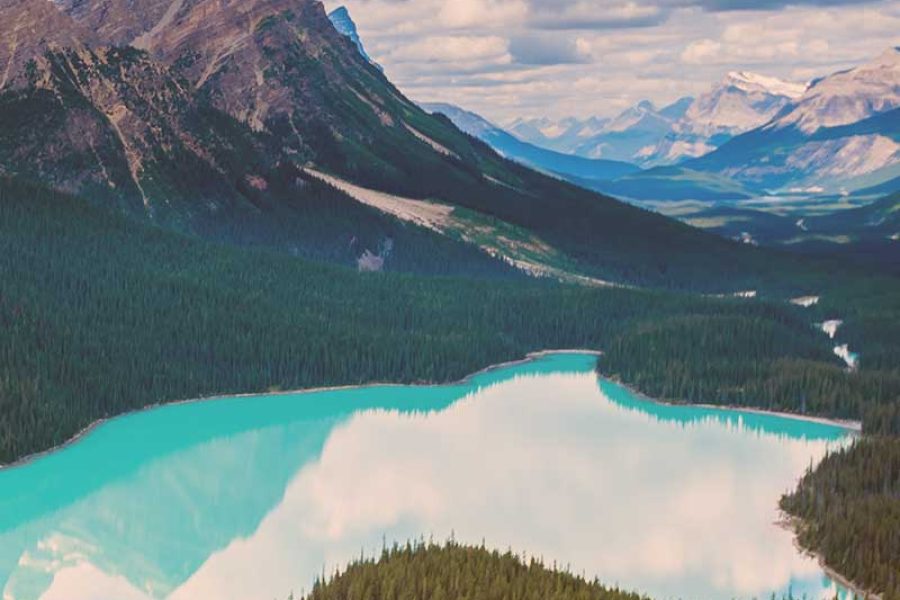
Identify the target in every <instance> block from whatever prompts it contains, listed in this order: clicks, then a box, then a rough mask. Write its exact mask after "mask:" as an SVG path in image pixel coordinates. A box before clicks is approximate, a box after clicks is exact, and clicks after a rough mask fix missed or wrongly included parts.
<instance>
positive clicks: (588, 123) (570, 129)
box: [505, 117, 609, 154]
mask: <svg viewBox="0 0 900 600" xmlns="http://www.w3.org/2000/svg"><path fill="white" fill-rule="evenodd" d="M608 121H609V119H605V118H600V117H589V118H587V119H584V120H581V119H576V118H574V117H567V118H565V119H561V120H559V121H554V120H551V119H548V118H535V119H521V118H520V119H515V120H513V121H510V122H509V123H508V124H507V125H506V127H505V129H506V131H508V132H510V133H512V134H513V135H514V136H516V137H517V138H519V139H520V140H522V141H524V142H528V143H530V144H534V145H536V146H540V147H541V148H547V149H550V150H556V151H558V152H562V153H565V154H572V152H573V151H574V149H575V148H577V147H578V146H579V145H580V144H581V143H582V142H583V141H584V140H585V139H587V138H590V137H592V136H595V135H597V134H598V133H600V132H601V131H603V126H604V125H606V123H607V122H608Z"/></svg>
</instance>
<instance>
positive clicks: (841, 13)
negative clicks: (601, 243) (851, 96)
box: [325, 0, 900, 124]
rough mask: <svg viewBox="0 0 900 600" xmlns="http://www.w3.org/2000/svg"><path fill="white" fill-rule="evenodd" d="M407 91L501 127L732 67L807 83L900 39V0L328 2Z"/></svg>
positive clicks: (648, 92) (601, 110)
mask: <svg viewBox="0 0 900 600" xmlns="http://www.w3.org/2000/svg"><path fill="white" fill-rule="evenodd" d="M341 5H344V6H346V7H347V8H348V9H349V10H350V13H351V15H352V17H353V19H354V21H356V23H357V26H358V28H359V31H360V35H361V37H362V39H363V43H364V44H365V46H366V50H367V51H368V52H369V54H370V55H371V56H372V58H373V59H374V60H375V61H377V62H378V63H379V64H381V65H382V66H383V67H384V68H385V72H386V74H387V75H388V77H389V78H390V79H391V80H392V81H393V82H394V83H395V84H397V85H398V87H399V88H400V89H401V90H403V92H404V93H406V94H407V95H408V96H410V97H411V98H412V99H414V100H417V101H422V102H451V103H454V104H458V105H460V106H462V107H463V108H466V109H469V110H473V111H475V112H478V113H479V114H481V115H483V116H485V117H487V118H489V119H491V120H493V121H495V122H497V123H500V124H507V123H509V122H510V121H512V120H514V119H516V118H519V117H523V118H530V117H550V118H554V119H558V118H562V117H566V116H576V117H579V118H585V117H588V116H613V115H615V114H617V113H618V112H620V111H621V110H623V109H625V108H628V107H629V106H632V105H634V104H636V103H637V102H639V101H640V100H643V99H649V100H651V101H653V102H654V103H655V104H657V105H658V106H662V105H665V104H667V103H669V102H671V101H674V100H676V99H677V98H679V97H681V96H696V95H698V94H700V93H702V92H703V91H705V90H706V89H708V88H709V87H710V86H711V85H712V84H713V83H714V82H716V81H719V80H721V79H722V78H723V77H724V76H725V75H726V74H727V73H728V72H729V71H738V70H745V71H752V72H756V73H761V74H764V75H771V76H776V77H781V78H783V79H787V80H791V81H799V82H805V81H808V80H810V79H812V78H814V77H819V76H822V75H827V74H829V73H832V72H834V71H837V70H840V69H844V68H849V67H852V66H854V65H857V64H860V63H863V62H866V61H867V60H870V59H872V58H874V57H875V56H877V55H878V54H880V53H881V52H883V51H884V50H885V49H886V48H888V47H890V46H898V45H900V0H877V1H870V0H793V1H791V2H786V1H784V0H325V6H326V8H327V9H328V10H332V9H334V8H337V7H338V6H341Z"/></svg>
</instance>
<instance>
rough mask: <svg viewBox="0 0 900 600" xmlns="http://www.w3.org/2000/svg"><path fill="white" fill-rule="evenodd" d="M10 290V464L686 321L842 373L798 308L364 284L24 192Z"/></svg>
mask: <svg viewBox="0 0 900 600" xmlns="http://www.w3.org/2000/svg"><path fill="white" fill-rule="evenodd" d="M0 282H2V283H0V328H2V330H3V335H2V336H0V462H10V461H13V460H15V459H17V458H19V457H22V456H23V455H26V454H29V453H32V452H35V451H38V450H44V449H46V448H48V447H51V446H53V445H56V444H59V443H61V442H63V441H65V440H66V439H68V438H69V437H71V436H72V435H74V434H75V433H76V432H77V431H79V430H80V429H81V428H83V427H85V426H86V425H88V424H90V423H91V422H92V421H94V420H96V419H98V418H101V417H106V416H110V415H115V414H119V413H121V412H124V411H127V410H131V409H135V408H141V407H144V406H146V405H149V404H154V403H158V402H166V401H174V400H179V399H185V398H195V397H200V396H206V395H213V394H225V393H236V392H258V391H265V390H267V389H269V388H273V387H277V388H281V389H297V388H302V387H308V386H319V385H334V384H355V383H363V382H371V381H397V382H417V381H448V380H453V379H457V378H460V377H462V376H464V375H466V374H468V373H471V372H473V371H476V370H478V369H480V368H482V367H484V366H485V365H489V364H492V363H496V362H500V361H504V360H509V359H513V358H519V357H521V356H523V355H524V354H525V353H527V352H529V351H533V350H538V349H544V348H554V347H557V348H571V347H584V348H597V349H604V348H609V344H610V342H611V340H615V339H617V338H620V339H624V336H627V335H628V334H629V332H630V331H641V327H643V326H642V325H641V324H642V323H652V322H656V321H659V322H666V321H667V320H670V319H705V318H709V319H712V318H717V317H718V318H731V319H736V320H738V321H740V322H743V321H744V320H746V321H747V322H751V323H757V322H758V323H764V324H765V326H764V329H765V331H767V332H768V333H767V334H766V335H765V336H761V337H753V335H756V333H752V334H751V335H750V336H749V337H747V338H746V339H741V340H736V341H735V344H736V346H737V348H736V349H735V352H739V350H740V347H741V346H742V345H743V346H746V347H747V351H748V352H749V351H750V349H751V348H754V347H756V346H754V344H756V345H758V348H759V349H758V350H754V352H755V353H756V354H755V355H763V354H766V353H774V352H776V351H777V350H778V349H779V348H781V349H788V351H789V352H788V353H789V354H790V356H791V359H792V360H805V361H810V362H813V363H815V364H822V365H823V366H825V365H828V364H836V359H834V358H829V357H828V344H827V343H826V342H827V340H825V339H824V337H823V336H822V335H821V334H820V333H818V332H816V331H815V330H814V329H813V328H812V327H811V326H809V324H808V322H807V316H806V315H805V314H804V313H802V312H801V311H800V310H799V309H795V308H793V307H790V306H788V305H786V304H777V305H776V304H767V303H762V302H748V301H743V300H723V299H713V298H702V297H697V296H690V295H684V294H671V293H662V292H651V291H638V290H625V289H591V288H587V287H581V286H562V285H557V284H553V283H551V282H540V281H524V282H520V281H497V280H493V279H492V280H480V281H479V280H471V279H453V278H423V277H416V276H411V275H399V274H388V273H384V274H364V273H357V272H356V271H355V270H351V269H344V268H340V267H336V266H329V265H324V264H318V263H311V262H306V261H304V260H300V259H297V258H292V257H290V256H286V255H283V254H278V253H274V252H267V251H264V250H247V249H239V248H234V247H231V246H226V245H216V244H212V243H208V242H204V241H199V240H196V239H191V238H188V237H184V236H180V235H177V234H174V233H171V232H168V231H165V230H162V229H158V228H155V227H151V226H147V225H142V224H137V223H134V222H131V221H129V220H127V219H126V218H124V217H122V216H120V215H118V214H115V213H113V212H107V211H103V210H99V209H97V208H95V207H91V206H89V205H87V204H86V203H84V202H81V201H79V200H78V199H76V198H71V197H68V196H64V195H59V194H55V193H51V192H46V191H42V190H40V189H35V188H31V187H28V186H24V185H20V184H14V183H9V182H6V183H4V184H2V186H0ZM754 331H755V330H754ZM695 350H696V349H695ZM695 354H696V355H697V356H698V357H699V356H700V355H701V353H700V352H699V351H696V352H695ZM709 356H710V357H712V356H713V355H712V354H710V355H709ZM636 360H638V361H639V362H638V364H641V362H640V361H643V365H644V367H643V368H644V369H646V370H647V371H648V372H652V371H653V369H655V365H654V363H653V362H652V361H650V360H648V359H647V358H641V357H636ZM829 360H830V361H831V362H830V363H829V362H823V361H829ZM745 362H746V361H745ZM742 376H743V377H753V376H755V374H754V372H752V371H748V372H743V375H742ZM808 395H809V396H810V402H813V401H814V398H812V393H811V392H810V393H809V394H808Z"/></svg>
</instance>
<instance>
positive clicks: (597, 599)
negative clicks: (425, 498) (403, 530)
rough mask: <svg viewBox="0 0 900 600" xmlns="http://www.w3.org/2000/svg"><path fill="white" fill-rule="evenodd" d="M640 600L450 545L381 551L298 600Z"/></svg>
mask: <svg viewBox="0 0 900 600" xmlns="http://www.w3.org/2000/svg"><path fill="white" fill-rule="evenodd" d="M424 598H428V599H429V600H459V599H462V598H465V599H467V600H641V599H642V598H644V597H643V596H640V595H638V594H635V593H630V592H624V591H621V590H618V589H615V588H607V587H604V586H603V585H601V584H600V583H599V582H598V581H597V580H596V579H595V580H593V581H589V580H586V579H584V578H583V577H579V576H576V575H573V574H571V573H569V572H567V571H563V570H561V569H559V568H557V567H556V566H555V565H554V566H553V568H548V567H547V566H545V565H544V564H543V563H542V562H541V561H539V560H537V559H534V558H532V559H530V560H527V561H525V560H524V559H521V558H519V557H518V556H516V555H515V554H513V553H512V552H509V551H507V552H505V553H500V552H498V551H496V550H494V551H490V550H487V549H485V548H484V546H481V547H471V546H463V545H460V544H457V543H455V542H452V541H451V542H448V543H447V544H444V545H437V544H432V543H427V544H426V543H416V544H410V543H407V544H406V545H402V546H400V545H395V546H393V547H392V548H390V549H385V550H384V551H382V553H381V557H380V558H379V559H378V560H377V561H376V560H372V559H366V558H361V559H359V560H357V561H354V562H353V563H351V564H350V565H349V566H348V567H347V568H346V569H345V570H344V571H343V572H341V573H338V574H335V575H332V576H330V577H327V578H323V579H319V580H317V581H316V583H315V585H314V586H313V588H312V591H311V592H310V593H309V594H307V595H306V596H304V597H303V600H413V599H424Z"/></svg>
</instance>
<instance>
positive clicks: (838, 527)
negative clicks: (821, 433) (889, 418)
mask: <svg viewBox="0 0 900 600" xmlns="http://www.w3.org/2000/svg"><path fill="white" fill-rule="evenodd" d="M781 507H782V508H783V509H784V510H785V511H786V512H787V513H789V514H791V515H793V516H795V517H799V518H800V519H801V520H800V521H799V523H798V537H799V541H800V543H801V544H802V545H803V546H804V547H806V548H810V549H812V550H814V551H815V552H817V553H820V554H821V555H822V556H823V557H824V559H825V562H826V563H827V564H828V565H829V566H831V567H832V568H834V569H835V570H837V571H838V572H839V573H841V574H842V575H844V576H846V577H848V578H849V579H851V580H852V581H854V582H856V583H857V584H859V585H860V586H862V587H864V588H865V589H867V590H870V591H873V592H876V593H878V594H880V595H881V597H882V598H883V599H884V600H897V599H898V598H900V438H896V437H893V438H864V439H861V440H859V441H857V442H856V443H855V444H854V445H853V446H852V447H850V448H846V449H843V450H841V451H839V452H835V453H832V454H830V455H828V456H827V457H826V458H825V459H824V460H823V461H822V462H821V463H820V464H819V466H818V467H817V468H816V469H815V470H814V471H808V472H807V474H806V476H805V477H804V478H803V479H802V480H801V481H800V483H799V485H798V486H797V489H796V490H795V491H794V492H793V493H791V494H789V495H787V496H785V497H784V498H782V500H781Z"/></svg>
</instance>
